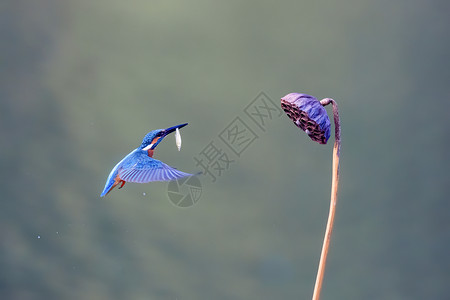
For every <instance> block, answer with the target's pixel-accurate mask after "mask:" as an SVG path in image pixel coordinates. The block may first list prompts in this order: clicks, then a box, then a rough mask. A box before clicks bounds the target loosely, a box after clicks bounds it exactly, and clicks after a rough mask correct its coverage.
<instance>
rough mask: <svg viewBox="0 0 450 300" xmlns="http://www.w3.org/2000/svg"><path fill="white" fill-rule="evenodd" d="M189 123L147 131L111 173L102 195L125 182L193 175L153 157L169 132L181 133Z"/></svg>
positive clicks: (163, 179) (160, 179)
mask: <svg viewBox="0 0 450 300" xmlns="http://www.w3.org/2000/svg"><path fill="white" fill-rule="evenodd" d="M187 124H188V123H185V124H180V125H177V126H173V127H169V128H167V129H157V130H153V131H150V132H149V133H147V134H146V135H145V137H144V139H143V140H142V144H141V145H140V146H139V147H138V148H136V149H134V150H133V151H131V153H130V154H128V155H127V156H125V157H124V158H123V159H122V160H121V161H120V162H119V163H118V164H117V165H116V166H115V167H114V168H113V169H112V171H111V173H109V176H108V179H107V180H106V184H105V188H104V189H103V192H102V193H101V195H100V197H103V196H106V195H107V194H108V193H109V192H110V191H111V190H112V189H113V188H115V187H116V186H117V185H120V186H119V189H121V188H122V187H123V186H124V185H125V182H137V183H147V182H151V181H170V180H174V179H178V178H182V177H187V176H191V175H192V174H189V173H184V172H181V171H178V170H177V169H174V168H172V167H171V166H168V165H166V164H165V163H163V162H162V161H159V160H157V159H154V158H153V152H154V150H155V148H156V146H158V144H159V143H160V142H161V141H162V140H163V139H164V138H165V137H166V136H167V135H168V134H170V133H172V132H174V131H177V134H179V133H178V129H180V128H183V127H184V126H186V125H187ZM180 143H181V142H180ZM177 144H178V141H177Z"/></svg>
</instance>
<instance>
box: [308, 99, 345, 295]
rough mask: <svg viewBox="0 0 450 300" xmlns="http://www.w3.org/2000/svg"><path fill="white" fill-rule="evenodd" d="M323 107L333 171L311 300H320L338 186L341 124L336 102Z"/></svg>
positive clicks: (324, 102) (327, 102)
mask: <svg viewBox="0 0 450 300" xmlns="http://www.w3.org/2000/svg"><path fill="white" fill-rule="evenodd" d="M320 103H321V104H322V105H323V106H326V105H328V104H330V103H331V104H332V105H333V117H334V136H335V140H334V147H333V169H332V179H331V200H330V211H329V213H328V221H327V228H326V230H325V237H324V239H323V246H322V252H321V254H320V261H319V268H318V270H317V277H316V284H315V285H314V293H313V297H312V299H313V300H319V299H320V291H321V289H322V282H323V276H324V274H325V265H326V263H327V256H328V249H329V248H330V240H331V234H332V232H333V224H334V216H335V214H336V203H337V193H338V185H339V155H340V150H341V124H340V120H339V110H338V106H337V103H336V101H334V100H333V99H331V98H325V99H323V100H321V101H320Z"/></svg>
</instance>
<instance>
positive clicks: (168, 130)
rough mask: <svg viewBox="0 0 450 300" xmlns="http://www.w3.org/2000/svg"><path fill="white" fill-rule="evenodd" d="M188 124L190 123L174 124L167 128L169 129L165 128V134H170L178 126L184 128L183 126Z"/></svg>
mask: <svg viewBox="0 0 450 300" xmlns="http://www.w3.org/2000/svg"><path fill="white" fill-rule="evenodd" d="M187 124H188V123H184V124H180V125H177V126H172V127H169V128H167V129H164V136H166V135H168V134H171V133H172V132H174V131H175V130H176V129H177V128H178V129H180V128H183V127H184V126H186V125H187Z"/></svg>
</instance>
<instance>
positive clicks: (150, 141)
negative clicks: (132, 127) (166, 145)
mask: <svg viewBox="0 0 450 300" xmlns="http://www.w3.org/2000/svg"><path fill="white" fill-rule="evenodd" d="M187 124H188V123H184V124H180V125H177V126H173V127H169V128H167V129H156V130H153V131H150V132H149V133H147V134H146V135H145V137H144V139H143V140H142V144H141V145H140V146H139V149H141V150H144V151H148V150H153V149H155V148H156V146H158V144H159V143H160V142H161V141H162V140H163V139H164V138H165V137H166V136H167V135H168V134H170V133H172V132H174V131H175V130H176V129H177V128H178V129H179V128H183V127H184V126H186V125H187Z"/></svg>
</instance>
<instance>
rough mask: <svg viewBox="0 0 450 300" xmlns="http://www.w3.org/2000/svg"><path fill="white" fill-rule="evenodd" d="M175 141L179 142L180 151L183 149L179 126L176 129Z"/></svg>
mask: <svg viewBox="0 0 450 300" xmlns="http://www.w3.org/2000/svg"><path fill="white" fill-rule="evenodd" d="M175 143H176V144H177V148H178V151H180V150H181V134H180V130H178V128H177V129H176V130H175Z"/></svg>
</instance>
